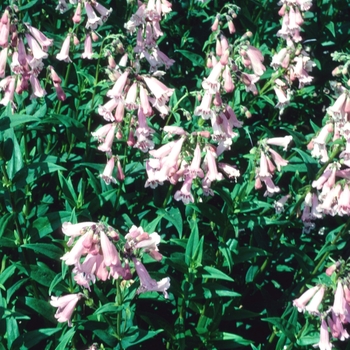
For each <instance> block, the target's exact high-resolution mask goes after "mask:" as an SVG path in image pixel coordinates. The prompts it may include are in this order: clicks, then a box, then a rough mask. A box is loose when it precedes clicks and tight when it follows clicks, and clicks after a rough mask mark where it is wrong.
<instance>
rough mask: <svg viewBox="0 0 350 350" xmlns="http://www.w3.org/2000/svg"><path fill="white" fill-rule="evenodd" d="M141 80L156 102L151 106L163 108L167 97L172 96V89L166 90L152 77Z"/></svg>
mask: <svg viewBox="0 0 350 350" xmlns="http://www.w3.org/2000/svg"><path fill="white" fill-rule="evenodd" d="M143 80H144V81H145V83H146V84H147V87H148V88H149V89H150V90H151V92H152V94H153V95H154V96H155V98H156V102H155V103H154V104H153V105H154V106H156V105H158V106H163V105H165V103H166V102H168V101H169V97H170V96H171V95H172V94H173V92H174V89H170V88H168V87H167V86H165V85H164V84H163V83H161V82H160V81H159V80H157V79H156V78H153V77H143Z"/></svg>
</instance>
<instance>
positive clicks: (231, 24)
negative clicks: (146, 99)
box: [227, 19, 236, 34]
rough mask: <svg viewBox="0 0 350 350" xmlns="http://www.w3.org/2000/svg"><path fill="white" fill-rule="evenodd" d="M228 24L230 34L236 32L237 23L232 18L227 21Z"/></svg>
mask: <svg viewBox="0 0 350 350" xmlns="http://www.w3.org/2000/svg"><path fill="white" fill-rule="evenodd" d="M227 24H228V30H229V32H230V34H234V33H236V28H235V25H234V23H233V21H232V20H231V19H230V20H229V21H228V22H227Z"/></svg>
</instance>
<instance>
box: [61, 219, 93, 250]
mask: <svg viewBox="0 0 350 350" xmlns="http://www.w3.org/2000/svg"><path fill="white" fill-rule="evenodd" d="M95 225H96V224H95V223H94V222H89V221H87V222H81V223H79V224H72V223H71V222H67V221H66V222H64V223H63V224H62V232H63V233H64V234H65V235H66V236H68V237H70V238H69V240H68V242H67V246H68V247H70V246H71V245H72V243H73V241H74V239H75V238H76V237H78V236H82V235H83V234H84V233H85V232H86V231H87V229H88V228H89V229H90V228H91V227H94V226H95Z"/></svg>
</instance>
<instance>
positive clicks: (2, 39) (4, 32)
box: [0, 23, 10, 48]
mask: <svg viewBox="0 0 350 350" xmlns="http://www.w3.org/2000/svg"><path fill="white" fill-rule="evenodd" d="M9 34H10V23H8V24H2V26H0V46H1V47H3V48H5V47H7V46H8V39H9Z"/></svg>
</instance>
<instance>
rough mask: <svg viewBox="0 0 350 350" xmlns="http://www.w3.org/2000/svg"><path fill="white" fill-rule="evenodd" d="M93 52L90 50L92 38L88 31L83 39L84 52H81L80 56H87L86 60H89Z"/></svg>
mask: <svg viewBox="0 0 350 350" xmlns="http://www.w3.org/2000/svg"><path fill="white" fill-rule="evenodd" d="M93 54H94V53H93V52H92V39H91V35H90V34H89V33H88V34H87V35H86V38H85V40H84V52H83V53H82V54H81V58H87V59H88V60H91V59H92V56H93Z"/></svg>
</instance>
